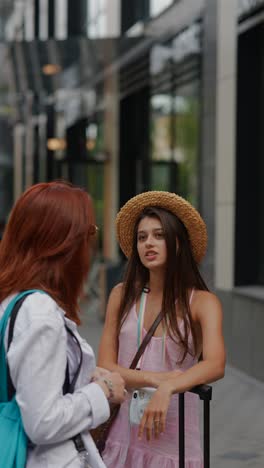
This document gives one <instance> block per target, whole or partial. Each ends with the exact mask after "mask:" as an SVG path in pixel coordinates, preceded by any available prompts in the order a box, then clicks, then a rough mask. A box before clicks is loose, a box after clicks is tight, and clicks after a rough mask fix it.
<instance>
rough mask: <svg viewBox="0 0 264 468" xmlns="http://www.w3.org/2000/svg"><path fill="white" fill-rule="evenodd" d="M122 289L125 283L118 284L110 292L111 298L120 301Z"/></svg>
mask: <svg viewBox="0 0 264 468" xmlns="http://www.w3.org/2000/svg"><path fill="white" fill-rule="evenodd" d="M122 291H123V283H118V284H116V285H115V286H114V287H113V289H112V291H111V293H110V296H109V299H111V300H112V301H120V299H121V295H122Z"/></svg>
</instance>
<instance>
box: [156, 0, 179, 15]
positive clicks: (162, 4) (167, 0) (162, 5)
mask: <svg viewBox="0 0 264 468" xmlns="http://www.w3.org/2000/svg"><path fill="white" fill-rule="evenodd" d="M173 2H174V0H150V16H157V15H159V14H160V13H161V12H162V11H163V10H165V9H166V8H168V7H169V6H170V5H172V4H173Z"/></svg>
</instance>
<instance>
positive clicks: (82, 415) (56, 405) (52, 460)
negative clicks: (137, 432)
mask: <svg viewBox="0 0 264 468" xmlns="http://www.w3.org/2000/svg"><path fill="white" fill-rule="evenodd" d="M13 297H14V296H12V297H9V298H7V299H6V300H4V301H3V302H2V304H0V318H1V317H2V315H3V313H4V310H5V309H6V307H7V305H8V303H9V301H10V300H11V299H12V298H13ZM65 321H66V324H67V326H68V327H69V328H70V329H71V330H72V331H73V332H74V334H75V336H76V337H77V338H78V340H79V343H80V345H81V348H82V352H83V362H82V367H81V370H80V374H79V377H78V379H77V382H76V386H75V391H74V393H73V394H66V395H63V393H62V387H63V383H64V380H65V367H66V359H68V363H69V372H70V379H72V377H73V375H74V374H75V371H76V370H77V367H78V362H79V358H80V351H79V348H78V345H77V344H76V343H75V341H74V339H73V338H72V337H71V336H70V335H69V334H68V333H67V332H66V330H65ZM7 333H8V330H7V332H6V337H5V340H6V342H7ZM7 357H8V363H9V368H10V374H11V378H12V382H13V384H14V387H15V389H16V399H17V403H18V405H19V408H20V411H21V415H22V419H23V424H24V427H25V431H26V433H27V435H28V437H29V439H30V440H31V442H32V443H33V444H35V446H34V448H30V449H29V452H28V460H27V465H26V466H27V468H37V467H38V468H64V467H70V468H81V462H80V460H79V456H78V453H77V451H76V449H75V446H74V443H73V441H72V440H71V438H72V437H73V436H75V435H76V434H79V433H82V437H83V441H84V443H85V445H86V449H87V451H88V454H89V464H90V465H91V467H92V468H103V467H105V465H104V463H103V461H102V459H101V457H100V455H99V453H98V451H97V449H96V446H95V444H94V442H93V440H92V438H91V436H90V434H89V430H90V429H91V428H94V427H97V426H98V425H99V424H101V423H103V422H104V421H106V420H107V419H108V417H109V414H110V412H109V404H108V401H107V398H106V397H105V394H104V392H103V390H102V389H101V387H100V386H99V385H97V384H96V383H90V379H91V374H92V373H93V371H94V369H95V366H96V364H95V357H94V353H93V350H92V348H91V347H90V346H89V345H88V343H87V342H86V341H85V340H84V339H82V338H81V337H80V335H79V333H78V331H77V327H76V324H75V323H74V322H73V321H71V320H69V319H67V318H66V317H64V312H63V310H62V309H61V308H60V307H59V306H58V305H57V304H56V302H55V301H54V300H53V299H51V297H49V296H48V295H46V294H41V293H34V294H31V295H30V296H28V297H27V298H26V299H25V301H24V302H23V304H22V306H21V308H20V310H19V312H18V315H17V319H16V322H15V327H14V336H13V340H12V343H11V345H10V348H9V351H8V355H7Z"/></svg>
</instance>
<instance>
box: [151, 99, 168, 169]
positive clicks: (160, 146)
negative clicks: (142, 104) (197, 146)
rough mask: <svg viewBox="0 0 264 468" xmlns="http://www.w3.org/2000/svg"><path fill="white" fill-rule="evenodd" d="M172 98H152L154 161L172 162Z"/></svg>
mask: <svg viewBox="0 0 264 468" xmlns="http://www.w3.org/2000/svg"><path fill="white" fill-rule="evenodd" d="M171 112H172V96H170V94H169V93H168V94H157V95H154V96H152V98H151V129H150V138H151V148H152V160H153V161H170V160H171V150H172V147H171Z"/></svg>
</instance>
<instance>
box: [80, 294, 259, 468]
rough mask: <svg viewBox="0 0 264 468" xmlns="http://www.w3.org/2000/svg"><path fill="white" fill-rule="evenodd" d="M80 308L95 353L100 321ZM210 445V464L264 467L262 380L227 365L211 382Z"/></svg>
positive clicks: (85, 334) (219, 467)
mask: <svg viewBox="0 0 264 468" xmlns="http://www.w3.org/2000/svg"><path fill="white" fill-rule="evenodd" d="M82 310H83V315H82V322H83V324H82V326H81V330H80V332H81V335H82V336H83V337H84V338H86V339H87V341H88V343H89V344H90V345H91V346H92V347H93V349H94V351H95V353H97V348H98V343H99V339H100V335H101V332H102V327H103V325H102V323H101V322H100V320H99V319H98V317H97V316H96V314H95V313H93V312H92V308H90V307H88V305H87V303H84V304H83V305H82ZM201 408H202V405H201ZM210 445H211V467H212V468H264V383H261V382H259V381H257V380H255V379H253V378H250V377H248V376H247V375H246V374H243V373H242V372H240V371H238V370H236V369H234V368H232V367H231V366H227V369H226V374H225V377H224V379H223V380H221V381H219V382H216V383H214V384H213V400H212V402H211V444H210Z"/></svg>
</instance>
